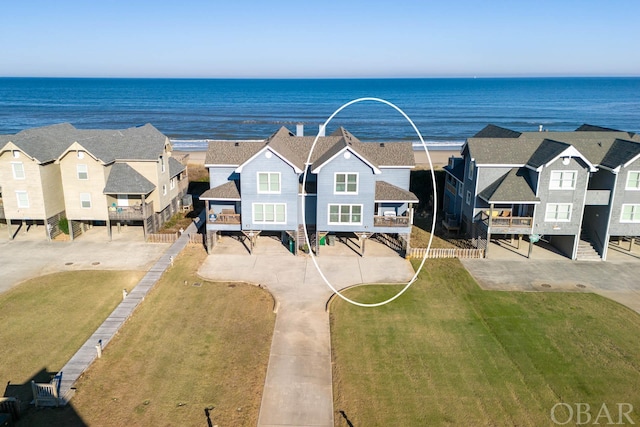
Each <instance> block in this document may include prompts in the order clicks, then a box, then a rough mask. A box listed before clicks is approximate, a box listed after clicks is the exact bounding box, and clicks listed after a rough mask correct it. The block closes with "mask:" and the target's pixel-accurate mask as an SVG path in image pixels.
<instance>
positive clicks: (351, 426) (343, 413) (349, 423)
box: [339, 411, 353, 427]
mask: <svg viewBox="0 0 640 427" xmlns="http://www.w3.org/2000/svg"><path fill="white" fill-rule="evenodd" d="M339 412H340V415H342V418H344V420H345V421H346V422H347V425H348V426H349V427H353V423H352V422H351V421H350V420H349V417H347V414H346V413H345V412H344V411H339Z"/></svg>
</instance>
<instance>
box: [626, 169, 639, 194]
mask: <svg viewBox="0 0 640 427" xmlns="http://www.w3.org/2000/svg"><path fill="white" fill-rule="evenodd" d="M625 189H627V190H640V171H629V173H628V174H627V186H626V187H625Z"/></svg>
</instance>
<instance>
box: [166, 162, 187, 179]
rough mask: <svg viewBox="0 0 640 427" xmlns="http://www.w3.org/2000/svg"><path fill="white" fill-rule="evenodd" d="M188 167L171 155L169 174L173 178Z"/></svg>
mask: <svg viewBox="0 0 640 427" xmlns="http://www.w3.org/2000/svg"><path fill="white" fill-rule="evenodd" d="M186 168H187V167H186V166H185V165H183V164H182V163H180V162H179V161H177V160H176V159H174V158H173V157H169V176H170V177H171V178H173V177H174V176H176V175H178V174H180V173H181V172H182V171H184V170H185V169H186Z"/></svg>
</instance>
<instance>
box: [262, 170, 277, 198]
mask: <svg viewBox="0 0 640 427" xmlns="http://www.w3.org/2000/svg"><path fill="white" fill-rule="evenodd" d="M258 193H262V194H280V172H258Z"/></svg>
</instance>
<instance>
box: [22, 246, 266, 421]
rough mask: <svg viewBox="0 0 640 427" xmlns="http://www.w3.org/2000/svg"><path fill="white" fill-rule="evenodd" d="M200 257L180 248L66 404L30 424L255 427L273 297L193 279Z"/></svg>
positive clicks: (202, 255) (195, 249)
mask: <svg viewBox="0 0 640 427" xmlns="http://www.w3.org/2000/svg"><path fill="white" fill-rule="evenodd" d="M205 257H206V254H205V252H204V250H203V249H202V248H201V247H196V246H195V245H194V246H188V247H187V248H186V249H185V250H184V251H183V253H182V254H181V255H180V256H179V257H178V258H177V259H176V261H175V263H174V266H173V267H171V268H169V269H168V270H167V272H166V273H165V274H164V275H163V277H162V278H161V279H160V281H159V282H158V284H157V285H156V287H155V288H154V290H153V291H152V292H151V293H150V294H149V295H148V296H147V297H146V299H145V301H144V303H143V304H142V305H141V306H140V307H139V308H138V310H137V311H136V312H135V314H134V315H133V316H132V318H131V319H130V320H129V321H128V322H127V323H126V324H125V326H124V327H123V328H122V329H121V331H120V333H119V334H118V335H117V336H116V337H115V338H114V339H113V340H112V341H111V343H110V344H109V346H108V347H106V348H105V351H104V353H103V357H102V359H100V360H98V361H97V362H96V363H94V365H93V366H92V367H91V368H90V369H89V370H88V371H87V372H86V373H85V375H84V376H83V377H82V378H81V380H80V381H79V382H78V384H77V389H78V390H77V392H76V395H75V397H74V398H73V400H72V401H71V406H70V407H69V408H65V409H62V410H52V411H51V414H49V415H46V414H45V415H46V416H43V415H40V414H43V412H41V413H34V415H33V416H34V417H42V418H40V419H39V420H38V422H42V425H45V424H46V422H49V423H51V420H52V416H55V417H56V419H55V421H56V422H57V423H58V425H81V424H82V423H84V425H99V426H125V425H185V426H188V425H207V418H206V414H205V409H207V410H208V411H209V413H210V418H211V421H212V424H213V425H216V424H217V425H229V426H231V425H232V426H242V425H256V423H257V418H258V411H259V407H260V399H261V396H262V389H263V386H264V379H265V375H266V368H267V363H268V359H269V349H270V345H271V337H272V335H273V327H274V323H275V315H274V314H273V312H272V309H273V299H272V298H271V296H270V295H269V294H268V293H267V292H266V291H264V290H261V289H259V288H257V287H255V286H251V285H246V284H235V283H234V284H232V283H209V282H206V281H202V280H201V279H199V278H198V277H197V276H195V271H196V270H197V269H198V267H199V266H200V264H201V263H202V261H203V259H204V258H205ZM185 282H186V283H185ZM194 283H197V284H199V286H194ZM52 414H53V415H52Z"/></svg>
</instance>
